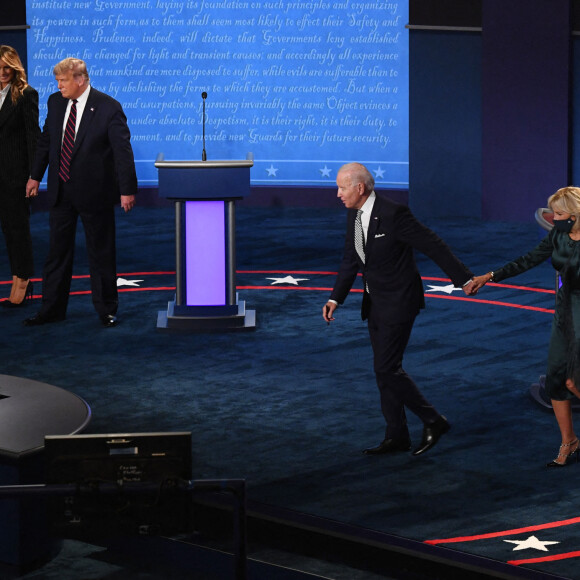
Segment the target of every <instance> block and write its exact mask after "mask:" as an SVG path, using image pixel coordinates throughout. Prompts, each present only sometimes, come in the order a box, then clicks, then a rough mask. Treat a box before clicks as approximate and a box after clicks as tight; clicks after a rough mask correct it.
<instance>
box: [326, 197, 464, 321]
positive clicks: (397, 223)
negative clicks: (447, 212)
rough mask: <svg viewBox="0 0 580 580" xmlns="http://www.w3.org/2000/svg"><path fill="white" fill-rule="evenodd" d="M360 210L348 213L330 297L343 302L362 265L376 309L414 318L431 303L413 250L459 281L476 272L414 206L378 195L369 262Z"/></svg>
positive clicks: (396, 316)
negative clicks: (358, 242)
mask: <svg viewBox="0 0 580 580" xmlns="http://www.w3.org/2000/svg"><path fill="white" fill-rule="evenodd" d="M355 217H356V210H349V211H348V214H347V230H346V240H345V247H344V255H343V259H342V263H341V266H340V270H339V272H338V276H337V279H336V282H335V285H334V289H333V291H332V294H331V296H330V298H331V299H332V300H336V301H337V302H338V303H339V304H342V303H343V302H344V300H345V299H346V297H347V296H348V293H349V291H350V289H351V287H352V285H353V283H354V281H355V278H356V275H357V273H358V272H359V270H360V271H361V272H362V273H363V279H364V280H365V282H366V284H368V289H369V293H370V298H371V300H372V305H373V310H374V309H375V308H376V309H377V311H378V312H380V316H381V318H384V319H385V320H386V321H388V322H391V323H399V322H404V321H406V320H410V319H412V318H414V317H415V316H416V315H417V314H418V312H419V309H421V308H424V306H425V297H424V295H423V283H422V281H421V276H420V274H419V271H418V269H417V265H416V263H415V257H414V253H413V250H414V249H416V250H419V251H420V252H422V253H423V254H425V255H426V256H428V257H429V258H431V260H433V261H434V262H435V263H436V264H437V265H438V266H439V267H440V268H441V269H442V270H443V271H444V272H445V273H446V274H447V275H448V276H449V278H451V280H452V281H453V283H454V284H455V285H456V286H462V285H463V284H464V283H465V282H467V281H468V280H469V279H470V278H471V277H472V276H473V274H472V273H471V271H470V270H469V269H467V268H466V267H465V266H464V265H463V264H462V263H461V262H460V261H459V260H458V259H457V258H456V257H455V256H454V255H453V253H452V252H451V250H450V249H449V247H448V246H447V244H446V243H445V242H444V241H443V240H442V239H441V238H440V237H439V236H437V235H436V234H435V233H434V232H433V231H431V230H430V229H429V228H427V227H425V226H424V225H422V224H421V223H419V222H418V221H417V219H416V218H415V217H414V216H413V214H412V213H411V211H410V210H409V208H408V207H406V206H404V205H400V204H397V203H395V202H393V201H391V200H389V199H387V198H385V197H381V196H379V195H377V198H376V200H375V204H374V206H373V211H372V214H371V221H370V224H369V229H368V233H367V242H366V247H365V252H366V263H365V264H363V263H362V261H361V260H360V258H359V257H358V255H357V253H356V251H355V249H354V219H355ZM367 314H368V296H367V295H366V292H365V296H364V297H363V307H362V317H363V320H365V319H366V318H367Z"/></svg>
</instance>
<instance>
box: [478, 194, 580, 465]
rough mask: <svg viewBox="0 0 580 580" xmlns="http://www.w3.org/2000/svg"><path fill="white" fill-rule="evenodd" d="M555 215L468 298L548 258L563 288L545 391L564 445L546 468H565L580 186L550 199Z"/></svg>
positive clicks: (578, 308) (570, 444)
mask: <svg viewBox="0 0 580 580" xmlns="http://www.w3.org/2000/svg"><path fill="white" fill-rule="evenodd" d="M548 206H549V207H550V209H551V210H552V211H553V212H554V227H553V229H552V230H551V231H550V233H549V234H548V235H547V236H546V237H545V238H544V239H543V240H542V241H541V242H540V244H539V245H538V246H537V247H536V248H535V249H533V250H532V251H531V252H529V253H528V254H526V255H524V256H521V257H519V258H518V259H517V260H514V261H513V262H509V263H507V264H505V265H504V266H502V267H501V268H499V269H498V270H494V271H493V272H488V273H487V274H484V275H483V276H476V277H475V278H474V279H473V281H474V284H473V289H472V294H473V293H474V292H477V290H478V289H479V288H481V287H482V286H483V285H484V284H487V282H500V281H501V280H504V279H505V278H510V277H512V276H517V275H518V274H521V273H522V272H525V271H526V270H529V269H530V268H533V267H534V266H537V265H539V264H542V263H543V262H545V261H546V260H547V259H548V258H551V261H552V265H553V266H554V268H555V269H556V270H557V271H558V272H559V273H560V277H561V280H562V286H561V287H560V289H559V290H558V293H557V296H556V309H555V313H554V318H553V320H552V331H551V335H550V344H549V348H548V368H547V372H546V393H547V394H548V396H549V397H550V399H551V401H552V408H553V410H554V415H555V416H556V421H557V422H558V427H559V428H560V434H561V436H562V443H561V445H560V449H559V451H558V455H557V456H556V457H555V458H554V460H553V461H550V463H548V467H565V466H566V465H569V464H570V463H572V462H574V461H575V462H577V461H578V457H579V453H580V451H579V449H580V443H579V442H578V437H577V436H576V433H575V431H574V424H573V420H572V404H571V400H572V399H573V398H574V397H579V398H580V391H579V390H578V388H577V385H579V386H580V367H579V365H578V362H579V360H580V351H579V345H580V341H579V338H580V188H578V187H564V188H562V189H559V190H558V191H557V192H556V193H554V195H552V196H551V197H550V198H549V199H548Z"/></svg>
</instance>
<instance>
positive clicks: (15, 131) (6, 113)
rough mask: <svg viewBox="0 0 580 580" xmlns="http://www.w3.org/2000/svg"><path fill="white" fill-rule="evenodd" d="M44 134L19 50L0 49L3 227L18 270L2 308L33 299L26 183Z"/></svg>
mask: <svg viewBox="0 0 580 580" xmlns="http://www.w3.org/2000/svg"><path fill="white" fill-rule="evenodd" d="M39 135H40V127H39V125H38V93H37V92H36V91H35V90H34V89H33V88H32V87H31V86H29V85H28V83H27V82H26V72H25V70H24V67H23V66H22V62H21V61H20V57H19V56H18V53H17V52H16V50H14V49H13V48H12V47H10V46H6V45H3V46H0V225H1V226H2V232H3V233H4V239H5V241H6V250H7V253H8V259H9V261H10V269H11V270H12V288H11V290H10V297H9V298H8V300H5V301H3V302H2V306H5V307H9V308H10V307H12V308H13V307H16V306H22V305H23V304H24V303H25V300H26V298H28V297H30V296H32V282H31V281H30V277H31V276H32V273H33V259H32V239H31V236H30V207H29V199H28V198H27V197H26V182H27V181H28V178H29V177H30V167H31V165H32V161H33V158H34V152H35V150H36V142H37V140H38V136H39Z"/></svg>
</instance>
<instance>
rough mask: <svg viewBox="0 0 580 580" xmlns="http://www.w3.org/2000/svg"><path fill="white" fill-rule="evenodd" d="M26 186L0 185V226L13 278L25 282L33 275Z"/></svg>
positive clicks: (28, 203)
mask: <svg viewBox="0 0 580 580" xmlns="http://www.w3.org/2000/svg"><path fill="white" fill-rule="evenodd" d="M25 189H26V184H22V186H21V187H6V186H4V184H2V183H0V226H1V227H2V233H3V234H4V240H5V241H6V252H7V254H8V260H9V261H10V270H11V274H12V275H13V276H18V278H23V279H25V280H27V279H28V278H30V277H32V275H33V273H34V261H33V256H32V238H31V236H30V202H29V200H28V199H27V198H26V196H25V195H24V193H25Z"/></svg>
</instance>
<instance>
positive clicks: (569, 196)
mask: <svg viewBox="0 0 580 580" xmlns="http://www.w3.org/2000/svg"><path fill="white" fill-rule="evenodd" d="M548 207H549V208H550V209H551V210H552V211H561V212H564V213H569V214H570V215H571V216H572V215H573V216H575V217H576V221H575V223H574V227H573V228H572V230H574V231H579V230H580V187H572V186H569V187H562V188H561V189H559V190H558V191H557V192H556V193H554V194H553V195H551V196H550V197H549V198H548Z"/></svg>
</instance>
